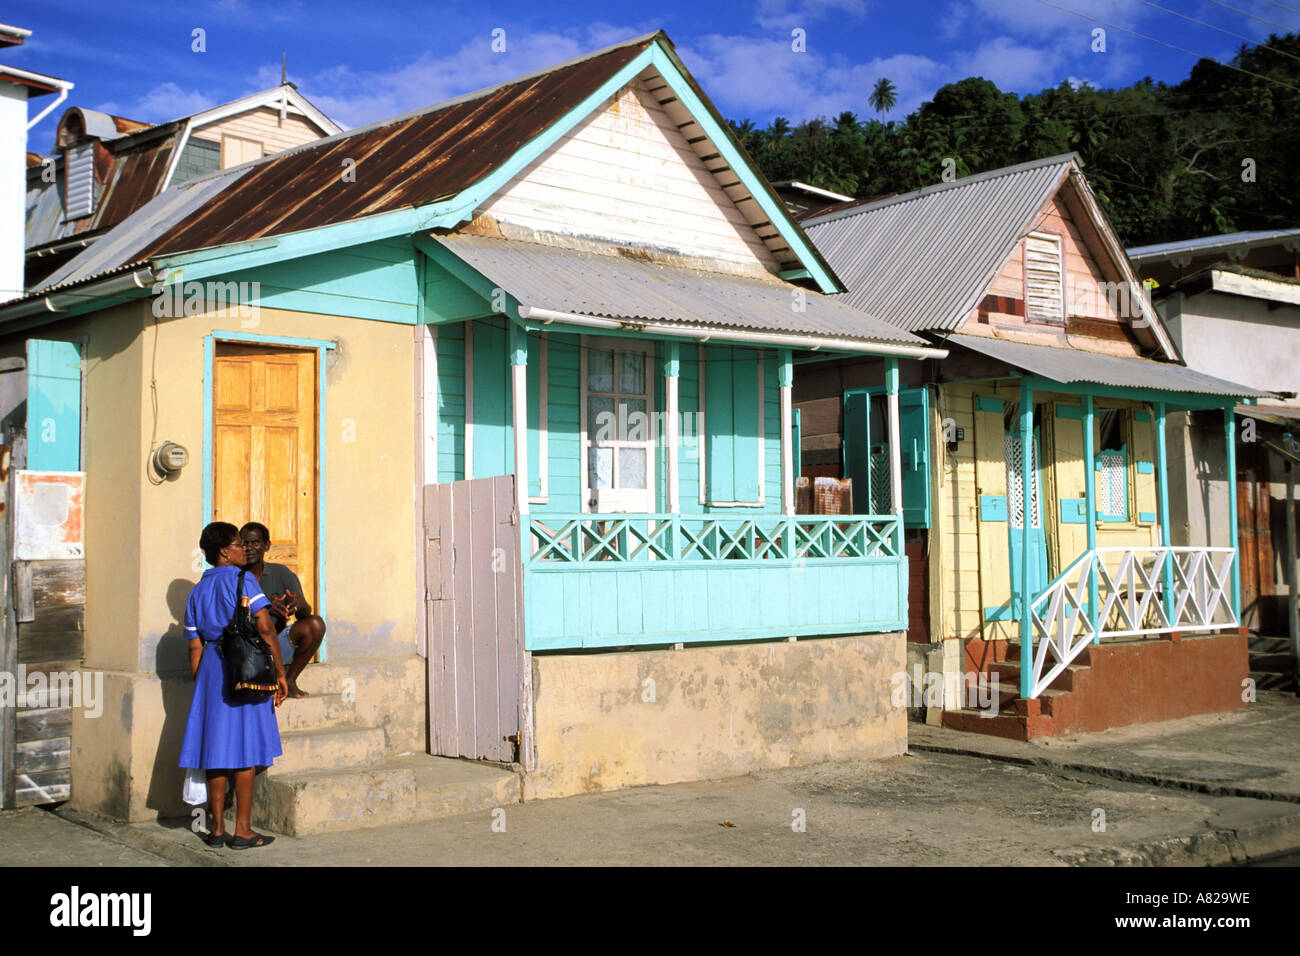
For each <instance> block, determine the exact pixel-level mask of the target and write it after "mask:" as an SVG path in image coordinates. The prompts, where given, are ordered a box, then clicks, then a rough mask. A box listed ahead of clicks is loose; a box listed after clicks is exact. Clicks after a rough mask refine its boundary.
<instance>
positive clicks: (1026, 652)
mask: <svg viewBox="0 0 1300 956" xmlns="http://www.w3.org/2000/svg"><path fill="white" fill-rule="evenodd" d="M1034 440H1035V437H1034V389H1033V386H1032V385H1031V384H1030V381H1029V379H1028V378H1022V379H1021V380H1020V487H1021V488H1022V489H1024V495H1023V497H1024V509H1023V516H1022V518H1021V521H1020V542H1021V544H1020V554H1021V556H1022V557H1021V561H1020V587H1019V589H1018V590H1019V598H1020V659H1021V661H1024V662H1026V663H1028V662H1029V661H1032V660H1033V659H1034V631H1033V611H1032V610H1031V608H1030V603H1029V602H1030V600H1031V599H1032V595H1033V591H1032V590H1031V587H1030V565H1031V564H1032V563H1034V562H1031V561H1030V555H1031V554H1032V553H1033V545H1034V541H1033V534H1034V522H1033V512H1032V509H1031V507H1030V501H1031V495H1032V494H1033V489H1035V488H1036V487H1037V482H1038V476H1037V475H1036V474H1035V473H1034V470H1033V461H1034V458H1033V454H1034V446H1033V444H1031V443H1032V442H1034ZM1039 460H1040V461H1041V460H1042V459H1041V456H1040V458H1039ZM1039 501H1040V502H1041V501H1042V496H1041V493H1040V495H1039ZM1042 513H1043V516H1044V518H1046V509H1042ZM1043 523H1044V524H1046V521H1044V522H1043ZM1039 533H1040V534H1041V533H1042V530H1041V529H1040V532H1039ZM1043 572H1044V576H1046V568H1044V569H1043ZM1032 684H1033V673H1032V668H1030V667H1026V666H1022V667H1021V668H1020V696H1021V697H1024V698H1026V699H1027V698H1028V697H1029V695H1030V692H1031V690H1032Z"/></svg>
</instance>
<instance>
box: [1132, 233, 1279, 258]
mask: <svg viewBox="0 0 1300 956" xmlns="http://www.w3.org/2000/svg"><path fill="white" fill-rule="evenodd" d="M1296 238H1300V229H1265V230H1257V231H1255V232H1228V233H1224V234H1222V235H1218V236H1204V237H1202V238H1200V239H1179V240H1178V241H1177V242H1159V243H1156V244H1155V245H1150V246H1134V247H1133V248H1132V249H1129V250H1128V257H1129V258H1130V259H1132V260H1133V261H1134V262H1139V261H1149V260H1151V259H1163V258H1165V257H1166V256H1175V255H1179V254H1182V255H1193V256H1207V255H1211V254H1212V253H1216V252H1221V251H1224V250H1227V249H1231V248H1233V247H1234V246H1252V245H1260V244H1262V243H1275V242H1276V243H1280V242H1284V241H1285V240H1287V239H1296Z"/></svg>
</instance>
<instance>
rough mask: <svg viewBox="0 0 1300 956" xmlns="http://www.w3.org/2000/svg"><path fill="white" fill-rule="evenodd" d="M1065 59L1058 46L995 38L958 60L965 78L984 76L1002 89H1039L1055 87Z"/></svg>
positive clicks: (959, 69)
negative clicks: (1062, 61)
mask: <svg viewBox="0 0 1300 956" xmlns="http://www.w3.org/2000/svg"><path fill="white" fill-rule="evenodd" d="M1061 60H1062V57H1061V55H1060V51H1059V50H1058V49H1056V48H1054V47H1050V46H1047V47H1045V46H1042V45H1028V44H1024V43H1019V42H1017V41H1016V40H1013V39H1012V38H1011V37H1007V36H1000V37H994V38H993V39H992V40H987V41H985V42H983V43H981V44H980V45H979V46H978V47H976V48H975V49H974V50H972V51H970V52H969V53H964V54H961V55H960V56H958V57H957V60H956V66H957V72H958V73H959V74H961V75H962V76H982V77H984V79H986V80H992V81H993V82H994V83H996V84H997V85H998V89H1001V90H1038V89H1042V88H1043V87H1045V86H1055V85H1056V83H1057V82H1058V80H1057V77H1059V76H1060V67H1061Z"/></svg>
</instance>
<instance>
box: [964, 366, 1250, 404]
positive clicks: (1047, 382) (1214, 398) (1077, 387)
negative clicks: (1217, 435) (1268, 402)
mask: <svg viewBox="0 0 1300 956" xmlns="http://www.w3.org/2000/svg"><path fill="white" fill-rule="evenodd" d="M1024 380H1025V381H1028V382H1030V383H1031V384H1032V385H1033V387H1034V388H1035V389H1037V390H1039V391H1046V392H1062V393H1064V394H1066V395H1091V396H1093V397H1095V398H1124V399H1132V400H1135V401H1139V402H1164V403H1165V404H1166V406H1167V407H1169V408H1172V409H1175V410H1189V411H1191V410H1196V409H1205V408H1225V407H1226V408H1232V407H1233V406H1234V404H1235V402H1236V399H1235V398H1231V397H1228V396H1224V395H1206V396H1204V397H1203V398H1202V397H1197V396H1195V395H1193V394H1191V393H1189V392H1171V391H1166V390H1164V389H1150V388H1125V387H1122V386H1118V385H1092V384H1090V383H1088V382H1057V381H1054V380H1053V379H1050V378H1043V377H1041V376H1038V375H1027V376H1025V379H1024ZM986 410H987V409H981V411H986Z"/></svg>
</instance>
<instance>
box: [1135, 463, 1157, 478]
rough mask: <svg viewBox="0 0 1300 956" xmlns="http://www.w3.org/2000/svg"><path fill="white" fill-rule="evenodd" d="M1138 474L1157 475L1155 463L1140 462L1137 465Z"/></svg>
mask: <svg viewBox="0 0 1300 956" xmlns="http://www.w3.org/2000/svg"><path fill="white" fill-rule="evenodd" d="M1137 473H1138V474H1139V475H1154V474H1155V473H1156V466H1155V463H1154V462H1150V461H1139V462H1138V463H1137Z"/></svg>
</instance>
